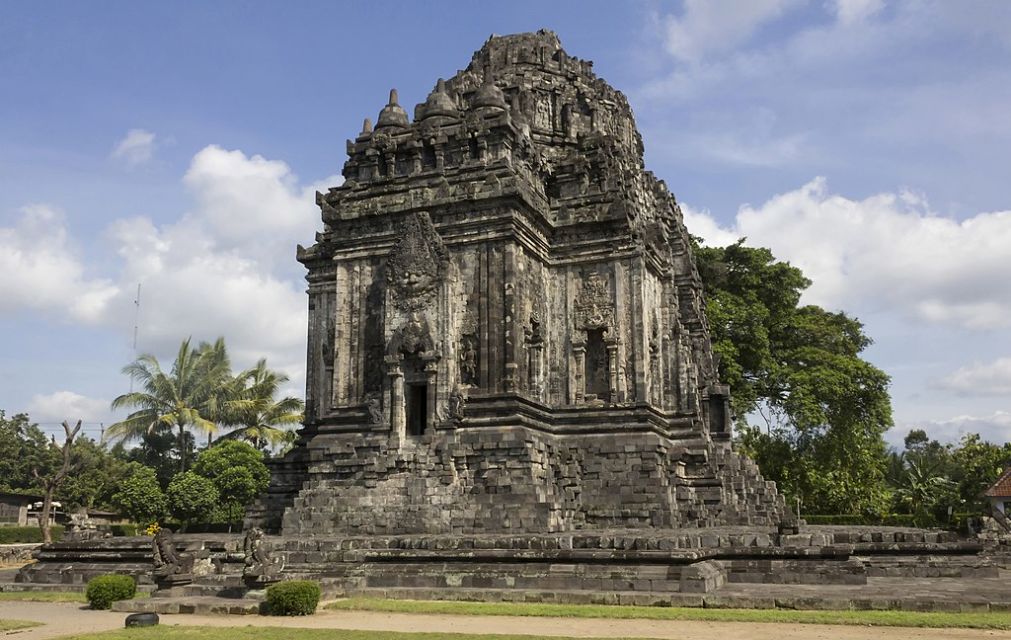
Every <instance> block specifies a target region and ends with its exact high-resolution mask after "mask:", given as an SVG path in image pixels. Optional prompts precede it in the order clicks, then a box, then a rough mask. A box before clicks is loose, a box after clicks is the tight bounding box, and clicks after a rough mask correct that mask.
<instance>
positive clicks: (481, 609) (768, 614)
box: [326, 598, 1011, 629]
mask: <svg viewBox="0 0 1011 640" xmlns="http://www.w3.org/2000/svg"><path fill="white" fill-rule="evenodd" d="M326 608H327V609H330V610H337V611H388V612H397V613H437V614H449V615H483V616H553V617H561V618H625V619H644V620H702V621H709V622H780V623H802V624H847V625H861V626H878V627H937V628H966V629H1011V613H943V612H938V613H932V612H929V613H921V612H917V611H792V610H788V609H702V608H690V607H631V606H607V605H579V604H573V605H567V604H533V603H512V602H452V601H420V600H384V599H382V598H350V599H347V600H338V601H336V602H332V603H330V604H328V605H326Z"/></svg>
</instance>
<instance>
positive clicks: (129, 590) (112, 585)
mask: <svg viewBox="0 0 1011 640" xmlns="http://www.w3.org/2000/svg"><path fill="white" fill-rule="evenodd" d="M84 595H85V597H87V598H88V602H89V603H90V604H91V608H92V609H108V608H109V607H111V606H112V603H113V602H115V601H117V600H129V599H130V598H132V597H134V596H135V595H137V583H136V582H134V579H133V578H132V577H131V576H122V575H118V574H109V575H105V576H98V577H96V578H92V579H91V580H88V588H87V590H86V591H85V592H84Z"/></svg>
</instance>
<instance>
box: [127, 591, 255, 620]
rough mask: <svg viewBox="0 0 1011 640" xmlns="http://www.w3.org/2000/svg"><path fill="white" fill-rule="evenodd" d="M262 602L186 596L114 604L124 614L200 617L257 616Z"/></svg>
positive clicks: (246, 599)
mask: <svg viewBox="0 0 1011 640" xmlns="http://www.w3.org/2000/svg"><path fill="white" fill-rule="evenodd" d="M261 605H262V602H261V601H260V600H253V599H249V598H219V597H215V596H184V597H180V598H142V599H139V600H120V601H118V602H113V603H112V610H113V611H120V612H123V613H158V614H173V613H189V614H199V615H233V616H244V615H257V614H259V613H260V607H261Z"/></svg>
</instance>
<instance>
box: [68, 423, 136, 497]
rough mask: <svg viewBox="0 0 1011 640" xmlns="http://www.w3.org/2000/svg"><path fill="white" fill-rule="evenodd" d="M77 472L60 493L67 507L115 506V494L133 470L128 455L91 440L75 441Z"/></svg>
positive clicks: (74, 459)
mask: <svg viewBox="0 0 1011 640" xmlns="http://www.w3.org/2000/svg"><path fill="white" fill-rule="evenodd" d="M72 456H73V466H74V470H75V471H74V473H73V474H71V475H70V476H69V477H67V479H66V480H64V482H63V485H62V486H61V487H60V490H59V491H58V492H57V497H58V499H59V500H60V501H61V502H63V503H64V508H67V507H69V508H75V507H85V508H88V509H91V508H96V507H110V506H112V495H113V494H114V493H115V492H116V490H117V489H118V487H119V484H120V483H121V482H122V481H123V480H124V479H125V478H126V475H127V473H128V471H129V469H128V467H127V462H126V460H125V454H123V452H122V451H119V452H118V453H115V452H112V451H109V450H108V449H106V448H105V447H104V446H103V445H102V444H100V443H98V442H95V441H94V440H92V439H91V438H79V439H77V440H75V441H74V448H73V452H72Z"/></svg>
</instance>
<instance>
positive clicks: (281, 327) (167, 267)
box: [106, 145, 340, 386]
mask: <svg viewBox="0 0 1011 640" xmlns="http://www.w3.org/2000/svg"><path fill="white" fill-rule="evenodd" d="M325 183H326V184H327V185H328V186H334V185H336V184H340V178H339V177H331V178H328V179H326V181H325ZM183 184H184V185H185V186H186V188H187V189H188V190H189V192H190V193H191V194H192V196H193V199H194V204H195V206H194V207H193V208H192V209H191V210H190V211H189V212H187V213H186V214H184V215H182V216H181V217H180V218H179V219H178V220H176V221H175V222H172V223H169V224H163V225H157V224H155V223H154V222H152V221H151V220H150V219H147V218H144V217H134V218H127V219H122V220H119V221H117V222H116V223H114V224H113V225H112V226H111V227H110V229H109V236H110V237H111V238H112V241H113V243H114V244H115V246H116V251H117V252H118V254H119V256H120V257H121V258H122V261H123V266H122V269H121V272H120V276H119V281H120V282H121V293H120V295H118V296H117V297H116V299H115V300H113V301H111V302H110V304H109V305H108V308H107V313H106V318H107V320H108V322H110V323H119V324H120V325H125V324H132V321H133V314H132V308H133V307H132V305H133V299H134V293H135V291H136V283H138V282H139V283H141V285H142V292H141V313H140V320H139V325H140V330H139V333H140V335H139V347H140V350H141V351H149V352H153V353H155V354H156V355H157V354H160V355H164V356H166V357H169V356H171V355H173V354H174V351H175V349H176V348H178V345H179V341H180V340H182V339H184V338H186V337H187V336H192V337H193V339H194V340H213V339H214V338H216V337H217V336H224V337H225V339H226V341H227V343H228V346H229V351H230V353H231V354H232V357H233V360H234V361H235V366H248V365H251V364H252V363H253V362H254V361H255V360H256V359H258V358H261V357H266V358H267V360H268V363H269V364H270V365H271V366H272V367H273V368H277V369H282V370H284V371H285V372H286V373H287V374H288V375H289V376H291V377H292V383H293V384H294V385H296V386H297V385H299V384H301V380H302V376H303V375H304V366H305V363H304V359H305V336H306V326H307V301H306V296H305V282H304V280H303V278H302V275H303V271H302V269H301V267H300V266H299V265H298V264H297V263H296V262H295V257H294V256H295V245H296V243H299V242H301V243H303V244H309V243H311V242H312V239H313V232H314V230H315V229H317V228H318V226H319V210H318V209H317V207H316V206H315V200H314V197H313V193H314V191H315V189H316V187H317V185H315V184H313V185H308V186H303V185H300V183H299V181H298V178H297V177H296V176H295V175H294V174H293V173H292V172H291V169H290V168H289V167H288V166H287V165H286V164H285V163H283V162H279V161H274V160H267V159H265V158H263V157H261V156H258V155H254V156H247V155H246V154H244V153H243V152H242V151H238V150H226V149H222V148H220V147H218V146H215V145H211V146H208V147H205V148H204V149H202V150H201V151H200V152H198V153H197V154H196V155H195V156H194V157H193V160H192V162H191V163H190V167H189V169H188V170H187V172H186V174H185V177H184V178H183ZM320 188H322V187H320Z"/></svg>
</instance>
